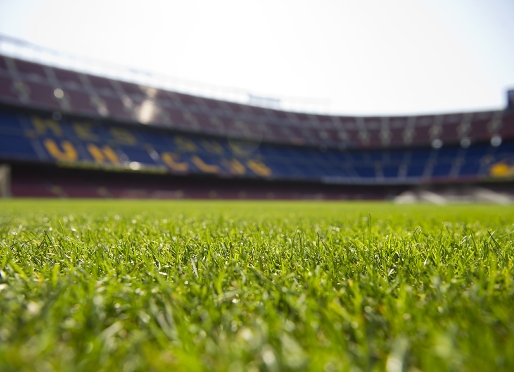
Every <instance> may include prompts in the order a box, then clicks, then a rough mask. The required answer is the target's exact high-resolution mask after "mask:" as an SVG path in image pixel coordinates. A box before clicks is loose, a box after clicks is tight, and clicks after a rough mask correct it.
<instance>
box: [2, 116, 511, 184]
mask: <svg viewBox="0 0 514 372" xmlns="http://www.w3.org/2000/svg"><path fill="white" fill-rule="evenodd" d="M0 160H3V161H32V162H44V163H56V164H59V165H61V166H67V167H75V168H76V167H82V168H90V169H98V168H104V169H113V170H124V169H125V170H133V171H143V172H150V173H161V174H165V173H169V174H204V175H215V176H218V177H236V178H262V179H272V180H302V181H312V182H324V183H342V184H418V183H420V182H443V181H444V182H449V181H451V182H453V181H458V180H461V181H462V180H472V179H475V180H476V179H485V178H495V177H496V178H498V177H500V178H501V177H504V176H509V175H510V173H509V172H510V170H511V167H512V166H513V165H514V141H513V140H512V139H510V140H505V141H503V142H502V143H501V144H499V145H498V146H496V147H495V146H492V145H491V144H489V142H479V143H473V144H469V146H467V147H465V148H464V147H462V146H460V145H448V146H443V147H441V148H438V149H435V148H432V147H429V146H426V145H425V146H416V147H409V148H401V147H399V148H380V147H376V148H350V149H333V148H325V149H322V150H320V149H319V148H318V147H312V146H306V145H303V146H293V145H284V144H277V143H268V142H265V141H241V140H234V139H225V138H222V137H215V136H207V135H204V134H187V135H186V134H184V133H183V132H178V131H170V130H167V129H161V128H154V127H148V126H147V127H143V126H138V125H123V124H120V123H114V122H107V121H98V120H97V121H93V120H86V119H73V118H65V119H61V120H54V119H52V115H51V114H50V113H49V114H46V115H45V114H41V113H40V114H28V113H25V112H22V111H19V110H8V109H4V110H2V111H0ZM502 167H503V168H502ZM502 169H503V170H502ZM84 187H86V186H84ZM75 189H77V187H75ZM90 189H91V188H90ZM91 190H92V191H91V193H96V191H94V190H93V189H91ZM81 192H82V193H84V192H85V191H84V190H83V191H81Z"/></svg>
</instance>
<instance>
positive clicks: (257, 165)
mask: <svg viewBox="0 0 514 372" xmlns="http://www.w3.org/2000/svg"><path fill="white" fill-rule="evenodd" d="M246 164H247V165H248V168H250V169H251V170H252V171H253V172H254V173H255V174H257V175H259V176H269V175H271V169H269V168H268V167H267V166H266V164H264V163H263V162H260V161H256V160H248V162H247V163H246Z"/></svg>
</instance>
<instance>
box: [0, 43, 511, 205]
mask: <svg viewBox="0 0 514 372" xmlns="http://www.w3.org/2000/svg"><path fill="white" fill-rule="evenodd" d="M4 39H5V38H4ZM4 42H10V43H11V44H14V45H18V44H19V42H18V43H16V41H15V40H5V41H4ZM0 74H1V75H0V79H1V80H0V84H1V87H2V88H1V89H2V90H1V91H0V100H1V104H2V112H1V115H2V117H1V120H0V128H1V130H2V132H1V137H0V138H1V139H0V140H1V141H2V142H1V146H0V151H1V152H0V160H1V161H2V162H3V163H4V164H6V165H7V166H8V167H9V168H10V169H11V185H10V190H11V192H12V195H13V196H33V197H86V198H105V197H109V198H120V197H121V198H224V199H393V198H395V197H397V196H398V195H400V194H401V193H405V192H407V191H409V190H412V189H413V185H415V188H417V189H419V188H421V189H423V190H424V191H428V192H432V193H433V191H434V190H435V192H436V193H437V194H441V193H442V194H444V193H446V194H448V193H450V194H451V195H452V196H453V197H454V198H457V199H458V198H459V196H460V198H461V199H463V200H468V199H471V200H472V199H473V197H474V196H475V194H478V195H479V197H482V198H485V199H484V200H485V201H494V200H500V201H505V200H510V199H509V198H510V197H511V196H512V190H513V187H512V186H513V184H512V178H513V176H514V172H513V168H512V167H513V165H512V164H513V159H514V158H513V156H514V142H513V139H514V113H513V111H512V110H513V109H512V107H513V103H512V99H513V98H512V95H511V96H510V98H509V99H510V101H509V106H508V107H507V108H506V109H505V110H498V111H486V112H465V113H448V114H446V113H445V114H440V115H420V116H403V117H402V116H397V117H346V116H328V115H319V114H305V113H297V112H291V111H282V110H278V109H271V108H264V107H262V106H260V107H259V106H252V105H248V104H246V105H245V104H238V103H233V102H230V101H222V100H215V99H209V98H204V97H200V96H192V95H187V94H182V93H177V92H172V91H167V90H163V89H158V88H155V87H151V86H144V85H138V84H135V83H130V82H127V81H122V80H113V79H108V78H103V77H99V76H95V75H91V74H87V73H79V72H76V71H71V70H64V69H61V68H56V67H52V66H50V65H43V64H38V63H33V62H29V61H26V60H21V59H16V58H10V57H7V56H0ZM444 186H446V187H444ZM6 187H7V186H4V188H6ZM477 189H478V190H481V191H482V192H477V191H476V190H477ZM430 190H432V191H430ZM449 190H450V191H449ZM484 190H486V191H487V192H485V191H484ZM496 194H498V195H496ZM487 198H489V199H487ZM429 199H430V198H429Z"/></svg>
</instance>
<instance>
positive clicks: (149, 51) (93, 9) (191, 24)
mask: <svg viewBox="0 0 514 372" xmlns="http://www.w3.org/2000/svg"><path fill="white" fill-rule="evenodd" d="M0 33H1V34H3V35H8V36H12V37H16V38H20V39H23V40H26V41H30V42H33V43H36V44H38V45H42V46H45V47H48V48H52V49H55V50H59V51H62V52H66V53H71V54H75V55H79V56H84V57H88V58H92V59H95V60H100V61H105V62H111V63H116V64H121V65H124V66H129V67H133V68H137V69H142V70H147V71H151V72H158V73H164V74H166V75H169V76H173V77H177V78H184V79H189V80H194V81H198V82H203V83H209V84H215V85H221V86H226V87H237V88H242V89H244V90H247V91H249V92H251V93H252V92H253V93H255V94H261V95H266V96H270V97H280V96H293V97H311V98H316V99H323V100H326V101H328V102H329V103H330V109H331V110H333V111H335V112H339V113H345V114H407V113H425V112H447V111H466V110H477V109H489V108H503V107H504V106H505V104H506V94H505V91H506V90H507V89H508V88H514V1H513V0H430V1H429V0H426V1H421V0H391V1H389V0H375V1H373V0H348V1H343V0H341V1H328V0H317V1H304V0H296V1H286V0H259V1H244V0H234V1H229V0H222V1H212V0H211V1H209V0H188V1H184V0H182V1H164V0H163V1H157V0H145V1H130V0H87V1H79V0H39V1H38V0H0Z"/></svg>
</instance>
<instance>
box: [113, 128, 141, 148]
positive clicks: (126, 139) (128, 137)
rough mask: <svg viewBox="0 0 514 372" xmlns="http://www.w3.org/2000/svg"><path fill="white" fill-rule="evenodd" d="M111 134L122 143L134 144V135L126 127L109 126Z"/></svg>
mask: <svg viewBox="0 0 514 372" xmlns="http://www.w3.org/2000/svg"><path fill="white" fill-rule="evenodd" d="M110 132H111V135H112V136H113V137H114V138H115V139H116V141H118V142H119V143H121V144H123V145H135V144H136V143H137V139H136V137H134V135H133V134H132V133H130V131H129V130H128V129H122V128H111V129H110Z"/></svg>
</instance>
